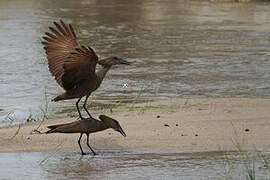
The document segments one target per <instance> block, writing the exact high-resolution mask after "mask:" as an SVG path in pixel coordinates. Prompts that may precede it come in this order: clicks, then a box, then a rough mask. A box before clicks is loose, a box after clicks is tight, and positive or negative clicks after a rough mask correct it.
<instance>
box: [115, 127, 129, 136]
mask: <svg viewBox="0 0 270 180" xmlns="http://www.w3.org/2000/svg"><path fill="white" fill-rule="evenodd" d="M117 131H118V132H120V133H121V134H122V135H123V136H124V137H126V136H127V135H126V133H125V132H124V130H123V129H122V128H121V126H119V127H118V129H117Z"/></svg>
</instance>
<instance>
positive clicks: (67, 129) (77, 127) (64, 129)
mask: <svg viewBox="0 0 270 180" xmlns="http://www.w3.org/2000/svg"><path fill="white" fill-rule="evenodd" d="M99 119H100V120H101V121H99V120H97V119H94V118H88V119H82V120H79V121H74V122H71V123H67V124H58V125H52V126H48V128H49V129H50V130H49V131H47V132H46V134H50V133H81V135H80V137H79V140H78V144H79V147H80V150H81V153H82V155H85V153H84V152H83V149H82V146H81V138H82V135H83V134H84V133H85V134H86V137H87V141H86V144H87V146H88V147H89V148H90V150H91V151H92V152H93V154H94V155H96V153H95V151H94V150H93V149H92V148H91V146H90V145H89V134H91V133H95V132H98V131H103V130H106V129H109V128H112V129H114V130H115V131H118V132H120V133H121V134H122V135H123V136H124V137H125V136H126V133H125V132H124V130H123V129H122V128H121V126H120V124H119V122H118V121H116V120H115V119H112V118H110V117H108V116H105V115H100V116H99Z"/></svg>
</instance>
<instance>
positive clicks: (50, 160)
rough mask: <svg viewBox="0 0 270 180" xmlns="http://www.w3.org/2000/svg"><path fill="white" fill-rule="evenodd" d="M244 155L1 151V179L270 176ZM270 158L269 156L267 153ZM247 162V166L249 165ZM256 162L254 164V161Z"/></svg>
mask: <svg viewBox="0 0 270 180" xmlns="http://www.w3.org/2000/svg"><path fill="white" fill-rule="evenodd" d="M249 158H250V160H249V161H246V160H248V158H241V157H239V155H237V153H233V152H226V153H224V152H206V153H191V154H137V153H132V152H118V151H107V152H106V151H103V152H100V153H99V155H98V156H95V157H93V156H92V155H91V154H89V155H86V156H81V155H80V154H79V153H78V152H65V153H59V152H58V153H1V154H0V178H1V179H100V180H103V179H104V180H107V179H110V180H119V179H140V180H145V179H149V180H150V179H151V180H152V179H153V180H165V179H166V180H178V179H179V180H182V179H185V180H197V179H201V180H212V179H213V180H214V179H215V180H216V179H246V177H247V169H246V167H248V168H250V169H251V170H253V169H252V168H253V165H254V172H255V175H256V179H268V178H269V177H270V171H269V167H266V166H265V164H264V163H263V161H262V159H256V158H254V159H253V158H252V156H249ZM267 159H269V156H267ZM244 162H245V163H246V165H247V166H245V164H244ZM253 163H254V164H253Z"/></svg>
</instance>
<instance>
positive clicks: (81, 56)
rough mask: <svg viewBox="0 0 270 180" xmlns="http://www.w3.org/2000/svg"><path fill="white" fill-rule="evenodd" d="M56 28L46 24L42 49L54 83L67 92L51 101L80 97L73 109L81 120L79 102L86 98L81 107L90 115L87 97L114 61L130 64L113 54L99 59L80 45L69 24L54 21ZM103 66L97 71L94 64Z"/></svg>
mask: <svg viewBox="0 0 270 180" xmlns="http://www.w3.org/2000/svg"><path fill="white" fill-rule="evenodd" d="M54 25H55V27H49V29H50V32H46V33H45V36H43V39H44V41H43V42H42V44H43V45H44V49H45V51H46V55H47V59H48V64H49V65H48V66H49V70H50V72H51V74H52V75H53V76H54V77H55V80H56V81H57V83H58V84H59V85H60V86H61V87H62V88H63V89H64V90H66V92H64V93H63V94H61V95H59V96H57V97H56V98H54V99H53V101H60V100H65V99H73V98H79V99H78V101H77V102H76V108H77V110H78V113H79V116H80V118H81V119H83V117H82V115H81V112H80V109H79V102H80V100H81V99H82V97H84V96H85V97H86V98H85V101H84V104H83V108H84V110H85V111H86V112H87V114H88V115H89V117H91V114H90V113H89V111H88V110H87V108H86V103H87V99H88V97H89V96H90V95H91V93H92V92H93V91H95V90H96V89H97V88H99V86H100V84H101V82H102V81H103V78H104V77H105V75H106V73H107V72H108V70H109V69H110V68H111V67H112V66H113V65H117V64H127V65H128V64H129V63H128V62H127V61H125V60H123V59H121V58H118V57H116V56H112V57H109V58H105V59H101V60H98V56H97V55H96V53H95V52H94V50H93V49H92V48H91V47H89V46H87V47H86V46H81V45H79V44H78V43H77V37H76V34H75V32H74V30H73V28H72V26H71V25H70V24H68V25H67V24H65V23H64V22H63V21H62V20H60V23H57V22H54ZM97 64H99V65H101V66H102V68H101V69H100V70H99V71H97V72H96V65H97Z"/></svg>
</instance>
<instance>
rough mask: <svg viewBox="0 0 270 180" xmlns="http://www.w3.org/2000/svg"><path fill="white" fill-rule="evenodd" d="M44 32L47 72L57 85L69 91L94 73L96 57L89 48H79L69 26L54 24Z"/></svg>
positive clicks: (43, 42) (72, 30)
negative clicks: (48, 71)
mask: <svg viewBox="0 0 270 180" xmlns="http://www.w3.org/2000/svg"><path fill="white" fill-rule="evenodd" d="M54 25H55V27H49V30H50V32H45V36H43V40H44V41H42V44H43V45H44V49H45V51H46V55H47V59H48V66H49V70H50V72H51V73H52V75H53V76H54V77H55V80H56V81H57V83H58V84H59V85H60V86H61V87H63V88H64V89H65V90H70V89H72V88H74V87H75V86H76V84H77V83H78V82H80V81H81V80H83V79H85V78H86V77H91V76H92V75H93V74H94V73H95V67H96V64H97V61H98V57H97V55H96V53H95V52H94V50H93V49H92V48H90V47H88V48H87V47H85V46H80V45H79V44H78V43H77V37H76V34H75V32H74V29H73V27H72V26H71V24H68V25H67V24H65V23H64V22H63V21H62V20H60V23H57V22H54Z"/></svg>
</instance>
